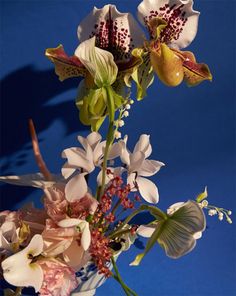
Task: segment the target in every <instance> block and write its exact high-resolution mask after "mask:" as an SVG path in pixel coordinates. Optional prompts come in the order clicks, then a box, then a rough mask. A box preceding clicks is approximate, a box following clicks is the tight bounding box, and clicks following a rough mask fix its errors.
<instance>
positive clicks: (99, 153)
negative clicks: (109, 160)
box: [93, 141, 106, 166]
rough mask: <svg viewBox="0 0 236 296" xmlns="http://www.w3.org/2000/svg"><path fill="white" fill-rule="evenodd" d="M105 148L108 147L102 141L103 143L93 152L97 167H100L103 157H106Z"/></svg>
mask: <svg viewBox="0 0 236 296" xmlns="http://www.w3.org/2000/svg"><path fill="white" fill-rule="evenodd" d="M105 146H106V141H102V142H101V143H98V144H97V145H96V147H95V148H94V151H93V162H94V164H95V165H96V166H99V165H100V163H101V158H102V157H103V155H104V152H103V151H104V149H105Z"/></svg>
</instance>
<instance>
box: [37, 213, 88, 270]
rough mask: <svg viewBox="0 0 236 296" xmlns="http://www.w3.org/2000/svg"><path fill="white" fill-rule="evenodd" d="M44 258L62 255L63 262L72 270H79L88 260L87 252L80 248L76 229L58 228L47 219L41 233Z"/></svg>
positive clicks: (79, 237) (78, 234) (79, 238)
mask: <svg viewBox="0 0 236 296" xmlns="http://www.w3.org/2000/svg"><path fill="white" fill-rule="evenodd" d="M42 237H43V240H44V252H43V255H44V256H46V257H51V256H52V257H55V256H58V255H59V254H62V256H63V259H64V261H65V262H66V263H67V264H68V265H69V266H70V267H71V268H73V269H74V270H79V269H80V268H81V267H82V266H83V265H85V264H86V263H87V261H88V260H89V259H90V256H89V252H88V251H85V250H84V248H83V247H82V246H81V243H80V240H81V233H80V232H78V231H77V230H76V227H59V226H57V224H56V223H55V222H53V221H52V220H50V219H48V220H47V224H46V228H45V230H44V231H43V233H42Z"/></svg>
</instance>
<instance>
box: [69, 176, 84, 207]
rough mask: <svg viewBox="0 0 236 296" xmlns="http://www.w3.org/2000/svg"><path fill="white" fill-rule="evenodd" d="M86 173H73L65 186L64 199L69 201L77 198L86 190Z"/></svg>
mask: <svg viewBox="0 0 236 296" xmlns="http://www.w3.org/2000/svg"><path fill="white" fill-rule="evenodd" d="M85 175H86V173H82V174H78V175H75V176H74V177H72V178H71V179H70V181H69V182H68V183H67V184H66V187H65V196H66V199H67V200H68V201H70V202H72V201H75V200H79V199H81V198H82V197H84V196H85V195H86V193H87V192H88V185H87V182H86V180H85Z"/></svg>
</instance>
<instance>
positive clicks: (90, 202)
mask: <svg viewBox="0 0 236 296" xmlns="http://www.w3.org/2000/svg"><path fill="white" fill-rule="evenodd" d="M97 206H98V201H97V200H96V199H95V198H93V197H92V195H91V194H90V193H87V194H86V195H85V196H84V197H82V198H81V199H79V200H76V201H74V202H72V203H70V208H71V215H70V216H71V218H85V217H86V216H87V215H88V214H94V213H95V211H96V209H97Z"/></svg>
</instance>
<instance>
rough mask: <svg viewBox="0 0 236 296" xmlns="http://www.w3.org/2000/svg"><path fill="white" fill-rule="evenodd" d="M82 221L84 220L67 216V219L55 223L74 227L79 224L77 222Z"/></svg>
mask: <svg viewBox="0 0 236 296" xmlns="http://www.w3.org/2000/svg"><path fill="white" fill-rule="evenodd" d="M83 221H84V220H81V219H76V218H68V219H64V220H61V221H60V222H58V223H57V225H58V226H60V227H74V226H77V225H79V223H81V222H83Z"/></svg>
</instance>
